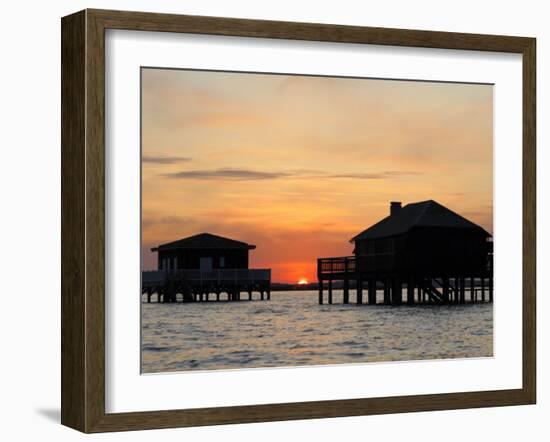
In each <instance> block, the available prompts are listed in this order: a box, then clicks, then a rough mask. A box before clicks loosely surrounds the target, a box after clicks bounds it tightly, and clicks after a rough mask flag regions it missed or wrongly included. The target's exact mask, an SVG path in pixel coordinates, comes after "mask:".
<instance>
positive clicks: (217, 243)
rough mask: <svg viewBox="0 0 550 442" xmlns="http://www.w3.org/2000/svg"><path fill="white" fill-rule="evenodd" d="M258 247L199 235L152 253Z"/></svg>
mask: <svg viewBox="0 0 550 442" xmlns="http://www.w3.org/2000/svg"><path fill="white" fill-rule="evenodd" d="M255 248H256V246H254V245H251V244H247V243H245V242H242V241H237V240H234V239H229V238H224V237H223V236H218V235H212V234H211V233H199V234H198V235H193V236H189V237H187V238H182V239H178V240H177V241H173V242H169V243H166V244H161V245H160V246H158V247H153V248H152V249H151V251H153V252H156V251H158V250H169V249H245V250H252V249H255Z"/></svg>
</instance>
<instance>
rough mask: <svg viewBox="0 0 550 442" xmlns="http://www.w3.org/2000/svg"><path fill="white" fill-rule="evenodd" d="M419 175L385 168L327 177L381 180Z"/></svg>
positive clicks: (419, 173)
mask: <svg viewBox="0 0 550 442" xmlns="http://www.w3.org/2000/svg"><path fill="white" fill-rule="evenodd" d="M414 175H421V172H413V171H400V170H386V171H383V172H378V173H344V174H334V175H328V176H327V178H349V179H359V180H383V179H391V178H399V177H407V176H414Z"/></svg>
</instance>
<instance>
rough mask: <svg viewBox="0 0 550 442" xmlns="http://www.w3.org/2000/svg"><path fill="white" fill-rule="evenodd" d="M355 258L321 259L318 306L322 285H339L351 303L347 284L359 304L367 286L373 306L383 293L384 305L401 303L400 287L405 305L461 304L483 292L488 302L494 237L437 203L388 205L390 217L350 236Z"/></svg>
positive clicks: (393, 203)
mask: <svg viewBox="0 0 550 442" xmlns="http://www.w3.org/2000/svg"><path fill="white" fill-rule="evenodd" d="M351 242H352V243H353V244H354V245H355V248H354V251H353V253H354V256H350V257H338V258H320V259H319V260H318V272H317V273H318V279H319V283H320V299H319V301H320V302H322V301H323V298H322V292H323V282H324V281H327V282H328V285H329V302H331V301H332V299H331V298H332V296H331V295H332V294H331V292H332V281H335V280H341V281H343V286H344V302H346V303H347V302H349V282H350V280H352V281H354V282H355V284H356V286H357V301H358V302H360V303H361V302H362V288H363V284H364V283H366V284H368V290H369V303H376V290H377V288H378V287H382V288H383V296H384V298H383V299H384V303H386V304H400V303H401V302H402V300H403V292H402V290H403V285H405V287H406V289H407V290H406V300H407V302H408V303H414V302H415V297H416V298H417V299H418V300H419V301H423V300H427V301H429V302H433V303H449V302H457V303H462V302H465V299H466V288H468V290H469V291H470V299H471V300H474V299H476V296H477V294H480V295H481V297H482V299H483V300H484V299H485V292H486V289H487V294H488V297H489V300H492V253H493V249H492V245H493V244H492V237H491V235H490V234H489V233H488V232H487V231H486V230H484V229H483V228H482V227H480V226H479V225H477V224H475V223H473V222H471V221H469V220H467V219H466V218H464V217H463V216H461V215H459V214H457V213H455V212H453V211H452V210H450V209H448V208H446V207H444V206H443V205H441V204H439V203H437V202H436V201H433V200H429V201H422V202H418V203H411V204H407V205H406V206H404V207H402V206H401V203H399V202H392V203H391V204H390V213H389V215H388V216H387V217H385V218H384V219H382V220H380V221H379V222H378V223H376V224H374V225H372V226H371V227H369V228H367V229H366V230H364V231H363V232H361V233H359V234H358V235H356V236H354V237H353V238H352V239H351Z"/></svg>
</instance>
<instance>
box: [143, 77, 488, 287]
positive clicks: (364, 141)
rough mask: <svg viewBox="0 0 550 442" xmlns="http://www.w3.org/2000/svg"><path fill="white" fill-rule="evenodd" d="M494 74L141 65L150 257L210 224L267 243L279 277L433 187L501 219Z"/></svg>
mask: <svg viewBox="0 0 550 442" xmlns="http://www.w3.org/2000/svg"><path fill="white" fill-rule="evenodd" d="M492 163H493V87H492V86H491V85H474V84H450V83H430V82H413V81H395V80H370V79H346V78H334V77H308V76H289V75H267V74H244V73H243V74H240V73H224V72H205V71H186V70H164V69H149V68H147V69H143V70H142V268H143V269H144V270H148V269H156V253H153V252H151V251H150V248H151V247H153V246H156V245H159V244H162V243H165V242H169V241H173V240H176V239H180V238H184V237H186V236H190V235H194V234H197V233H202V232H209V233H213V234H217V235H221V236H227V237H229V238H233V239H237V240H240V241H245V242H247V243H250V244H255V245H256V246H257V248H256V250H252V251H251V252H250V267H254V268H271V269H272V281H274V282H292V283H296V282H298V281H299V280H301V279H305V280H308V281H310V282H311V281H316V260H317V258H319V257H328V256H345V255H350V254H351V253H352V250H353V245H352V244H350V243H349V239H350V238H352V237H353V236H354V235H356V234H358V233H359V232H361V231H362V230H364V229H365V228H367V227H368V226H370V225H372V224H374V223H375V222H377V221H379V220H380V219H381V218H383V217H385V216H387V214H388V212H389V202H390V201H402V202H403V204H407V203H409V202H415V201H422V200H427V199H434V200H436V201H438V202H439V203H441V204H443V205H445V206H447V207H449V208H450V209H451V210H454V211H456V212H458V213H460V214H461V215H463V216H465V217H466V218H468V219H470V220H471V221H473V222H475V223H477V224H479V225H481V226H482V227H483V228H485V229H486V230H487V231H489V232H491V233H492V231H493V167H492Z"/></svg>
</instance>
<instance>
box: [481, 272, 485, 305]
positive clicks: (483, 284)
mask: <svg viewBox="0 0 550 442" xmlns="http://www.w3.org/2000/svg"><path fill="white" fill-rule="evenodd" d="M481 302H485V276H482V277H481Z"/></svg>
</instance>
